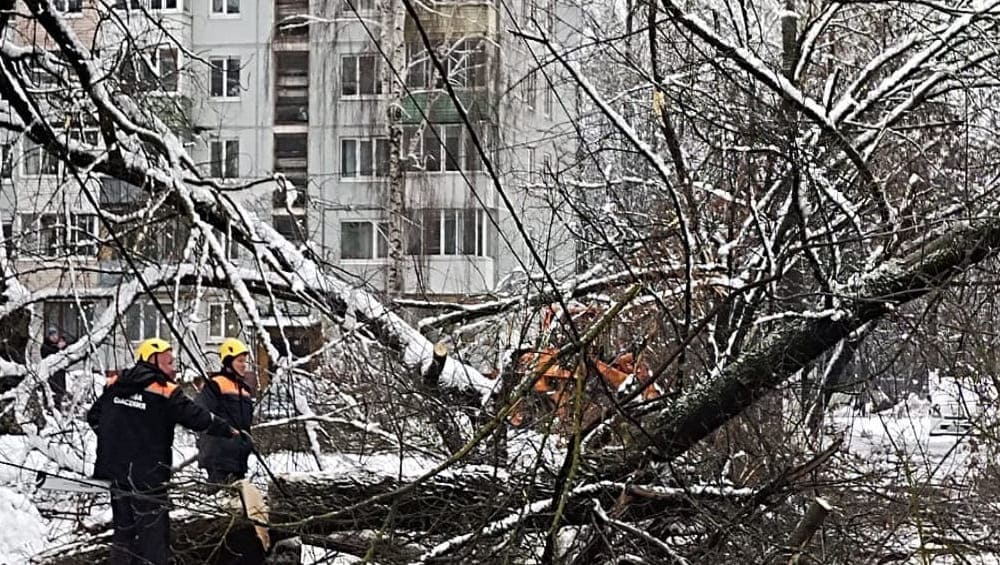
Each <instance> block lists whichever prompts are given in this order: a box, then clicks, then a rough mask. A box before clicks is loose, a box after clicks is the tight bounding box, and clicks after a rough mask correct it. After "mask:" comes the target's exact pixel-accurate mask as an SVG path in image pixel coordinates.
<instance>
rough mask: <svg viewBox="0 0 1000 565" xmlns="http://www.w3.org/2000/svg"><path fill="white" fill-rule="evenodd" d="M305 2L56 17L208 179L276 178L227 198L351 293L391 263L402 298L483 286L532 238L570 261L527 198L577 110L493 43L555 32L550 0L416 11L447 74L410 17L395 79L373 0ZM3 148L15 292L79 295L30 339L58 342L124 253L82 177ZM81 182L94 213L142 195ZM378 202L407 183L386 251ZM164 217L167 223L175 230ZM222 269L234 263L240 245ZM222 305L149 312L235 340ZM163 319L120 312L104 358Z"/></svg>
mask: <svg viewBox="0 0 1000 565" xmlns="http://www.w3.org/2000/svg"><path fill="white" fill-rule="evenodd" d="M112 4H113V5H114V6H113V8H109V6H110V5H112ZM311 4H312V5H310V3H309V2H308V1H307V0H273V1H269V0H259V1H256V2H251V1H249V0H118V1H117V2H112V3H106V2H93V3H92V2H91V0H65V1H64V2H62V3H59V4H58V5H59V7H60V8H62V9H63V10H64V11H65V15H66V18H67V20H68V21H69V22H70V25H71V26H72V27H73V28H74V29H75V30H76V31H77V33H78V34H80V35H81V37H83V38H84V39H85V42H87V43H88V44H90V45H93V46H94V49H95V50H100V53H101V56H102V58H103V59H104V60H105V64H106V65H107V66H109V68H111V66H118V67H119V68H118V70H117V75H118V76H119V77H121V80H120V81H119V83H118V84H119V85H120V88H121V89H122V90H127V91H130V92H134V93H142V100H143V101H144V103H147V104H153V105H156V107H157V108H158V113H159V115H161V116H163V118H164V120H165V121H167V122H168V123H170V124H171V125H172V126H173V127H174V128H176V129H177V131H179V132H181V133H182V137H183V138H184V139H185V140H186V141H187V146H188V150H189V153H190V154H191V155H192V156H193V157H194V159H195V160H196V161H197V162H198V163H201V164H202V166H203V173H204V175H205V176H207V177H211V178H216V179H223V180H225V181H227V182H232V183H233V186H234V187H236V186H240V183H241V181H249V180H257V179H266V178H272V177H274V176H275V173H280V177H279V178H278V179H277V180H275V181H272V182H264V183H256V184H255V185H254V187H253V188H248V189H246V190H241V191H235V192H233V193H232V195H233V196H234V197H236V198H240V199H242V200H243V202H244V203H245V204H247V205H248V206H251V207H252V208H254V209H255V210H256V211H257V212H258V213H259V214H260V216H261V217H262V218H269V219H270V221H271V222H273V225H274V227H275V228H276V229H277V230H278V231H279V232H281V233H283V234H285V235H286V236H288V237H289V238H291V239H293V240H295V241H298V242H300V243H301V244H303V245H309V246H312V248H313V249H314V250H315V251H316V252H317V253H318V255H319V256H320V257H321V258H322V259H324V260H326V261H328V262H331V263H333V264H336V265H338V266H339V267H341V268H342V270H343V271H344V272H346V273H348V274H349V275H354V276H356V277H357V281H358V284H366V285H368V286H369V287H370V288H371V289H372V290H374V291H377V292H380V291H383V290H385V288H386V284H387V281H386V273H387V272H388V269H389V267H390V262H392V261H394V260H395V261H397V263H398V264H397V265H395V266H396V267H398V268H399V269H400V272H401V279H402V280H401V284H400V285H399V288H397V289H394V290H395V292H401V293H402V294H403V295H415V296H424V295H434V296H435V297H437V298H442V297H444V298H447V297H457V296H461V295H467V294H470V293H484V292H489V291H491V290H493V289H494V288H495V287H496V285H497V284H498V283H499V282H500V281H501V280H503V279H509V278H511V277H512V276H515V277H516V276H517V273H523V274H527V273H528V272H537V271H538V269H539V266H538V265H537V264H535V262H534V261H533V259H532V258H531V256H530V254H529V253H528V252H527V247H528V246H529V245H531V246H534V247H535V248H536V249H537V250H538V256H540V257H543V258H545V260H546V261H547V265H546V268H548V269H551V270H554V271H557V272H558V271H565V270H568V269H571V268H572V262H573V244H572V242H571V241H568V240H567V239H566V238H565V236H564V235H563V234H562V233H561V232H560V230H559V227H558V226H559V222H558V221H556V220H555V218H554V215H553V214H554V212H553V207H552V203H551V202H549V201H548V199H547V198H546V196H547V191H546V190H535V189H532V188H531V187H532V185H539V184H543V183H541V182H540V181H542V180H543V179H544V178H546V176H547V175H549V174H550V173H552V172H553V171H556V170H557V169H558V167H559V164H560V163H564V162H566V157H567V156H570V157H571V156H572V152H573V150H574V147H573V144H572V143H570V140H572V137H571V136H567V135H564V134H565V129H567V125H566V113H565V112H564V111H563V109H562V108H563V107H565V106H569V107H572V106H571V101H570V98H569V97H568V96H567V91H565V90H562V89H558V88H554V87H555V86H557V84H556V79H555V78H554V77H555V76H556V74H557V73H555V72H554V70H553V69H552V68H549V67H540V63H541V62H543V61H545V56H544V53H543V51H542V50H540V49H538V50H536V51H537V55H536V54H534V53H532V52H531V50H530V49H529V48H528V47H527V45H528V44H527V43H525V42H523V41H522V40H521V39H519V38H517V37H515V36H514V35H512V34H510V33H508V32H507V31H506V30H509V29H525V30H529V31H531V30H533V31H535V32H537V33H542V34H544V33H555V31H556V28H557V27H558V26H559V23H558V22H559V21H560V20H561V19H563V18H564V17H565V14H567V13H568V12H564V11H562V9H559V10H557V8H556V4H555V0H523V1H519V2H516V3H506V2H498V3H494V2H491V1H483V2H479V1H476V2H472V1H470V2H465V1H451V2H438V3H436V4H435V6H434V7H433V9H428V8H427V5H426V4H420V6H422V7H421V8H420V10H421V13H420V16H419V22H420V25H421V26H422V28H423V31H424V32H425V33H426V34H427V36H428V37H429V38H430V41H431V43H432V45H433V47H434V49H435V52H436V54H437V56H438V57H440V59H441V61H442V63H443V65H444V67H445V69H446V78H442V75H441V73H440V72H438V69H437V68H436V67H435V66H434V65H433V64H432V61H431V59H430V57H429V56H428V51H427V49H425V45H424V42H423V40H422V37H421V34H420V33H419V31H420V29H419V28H418V26H417V25H416V20H414V19H413V18H409V17H407V18H406V25H405V27H404V30H403V37H401V38H393V40H394V41H402V42H403V44H404V49H405V64H404V65H403V68H398V69H393V68H392V67H391V66H390V65H388V64H387V60H391V58H389V56H390V54H389V53H387V49H385V47H386V46H385V45H383V43H384V41H383V40H384V37H383V34H382V27H383V22H382V20H383V19H385V18H386V13H385V12H383V11H382V10H381V9H380V6H379V5H378V2H376V0H336V1H330V2H320V1H318V0H314V1H313V2H312V3H311ZM514 4H516V6H515V5H514ZM19 30H20V31H21V34H22V37H23V38H30V37H32V34H37V36H38V37H41V36H42V32H40V31H38V30H37V29H35V28H34V27H33V24H32V23H31V22H22V24H21V25H20V27H19ZM47 47H49V48H51V46H47ZM387 58H388V59H387ZM393 75H398V76H399V77H400V78H402V80H403V81H404V84H405V87H404V88H403V89H402V91H401V92H398V89H397V92H396V93H395V94H390V93H389V92H387V88H386V84H387V81H386V79H387V78H390V77H392V76H393ZM33 76H34V77H35V81H36V82H37V83H38V84H37V85H36V86H38V87H39V88H42V89H44V88H45V87H52V88H58V85H57V84H56V83H55V82H54V80H53V77H51V76H47V73H46V72H45V71H44V70H38V71H37V72H35V73H33ZM444 80H448V81H449V82H450V84H451V85H452V88H453V90H454V92H455V93H456V94H457V96H458V98H459V100H460V101H461V105H462V107H463V108H464V109H465V111H466V115H467V117H468V119H469V122H470V123H471V125H472V128H471V129H470V128H469V127H468V126H467V124H466V122H465V120H463V119H462V116H461V113H460V112H459V111H458V109H457V107H456V104H455V103H454V102H453V101H452V99H451V98H450V96H449V94H448V92H447V89H446V88H444V86H445V84H444V82H443V81H444ZM569 93H570V94H571V93H572V92H571V91H570V92H569ZM390 108H392V109H394V111H395V112H396V113H395V114H391V113H390ZM161 109H162V110H161ZM51 110H52V113H53V123H57V124H60V125H63V126H64V127H67V128H70V129H72V130H73V131H74V132H78V133H77V135H79V136H81V137H82V138H83V139H85V140H89V141H92V142H93V144H94V145H95V146H96V145H99V144H100V143H101V140H100V139H98V136H97V130H96V129H92V128H90V127H89V125H88V124H86V123H85V122H86V119H85V118H84V119H82V120H78V119H77V118H78V117H79V116H77V115H75V114H73V112H70V111H67V109H66V108H65V107H58V106H57V105H53V108H52V109H51ZM390 115H394V116H395V118H394V119H396V120H398V122H399V123H400V125H401V127H402V129H403V139H402V146H401V150H402V151H401V152H402V161H401V166H402V167H403V168H404V170H405V173H404V175H403V183H402V185H399V184H394V183H390V182H389V181H388V172H389V154H390V141H389V137H388V132H389V122H388V120H389V118H388V116H390ZM77 122H80V123H77ZM471 131H474V132H475V134H476V135H475V138H478V140H479V146H480V147H481V148H482V150H483V152H482V153H481V152H480V149H479V148H477V144H476V142H475V139H474V136H473V135H472V134H471V133H470V132H471ZM91 138H92V139H91ZM0 141H2V147H3V151H4V153H3V163H4V167H3V175H2V176H3V179H2V184H3V192H2V195H3V197H2V199H0V213H2V219H3V223H4V228H5V235H6V236H7V241H8V243H9V244H10V245H11V247H13V248H16V249H18V250H19V254H18V258H19V259H18V260H19V264H20V265H21V271H22V272H25V273H28V272H32V273H33V274H31V275H29V276H26V277H25V280H27V281H28V282H29V284H30V285H31V286H33V287H36V288H41V287H63V288H66V289H70V288H73V289H84V290H83V291H82V294H80V293H77V298H76V299H74V300H65V299H61V300H54V301H52V302H50V303H46V304H45V305H44V306H43V308H41V309H40V310H41V312H40V316H37V317H36V318H37V319H35V320H34V323H33V324H32V329H31V334H32V335H33V336H40V335H41V333H42V328H43V327H47V326H49V325H55V326H57V327H60V328H61V329H62V330H63V331H64V332H65V333H66V334H68V336H69V337H70V338H72V337H74V336H75V335H79V334H80V333H81V332H83V331H86V329H85V328H86V325H87V320H88V319H89V318H90V316H91V312H92V311H93V310H94V309H99V308H101V304H102V300H106V298H102V297H101V293H100V291H99V289H100V288H101V287H102V286H107V285H108V284H109V283H113V282H115V281H116V280H117V279H116V278H115V277H108V276H103V275H102V274H101V272H102V269H101V268H100V265H101V264H108V262H112V263H113V262H116V261H120V260H121V258H120V257H118V256H117V255H118V254H116V253H115V252H113V250H112V249H110V248H109V247H108V246H106V245H102V244H100V243H99V241H100V240H101V239H102V235H101V234H102V229H103V228H102V227H101V224H100V222H98V220H97V217H96V215H95V210H94V206H93V203H92V202H89V201H88V200H87V199H86V198H84V196H85V195H83V194H82V191H81V190H80V179H78V178H73V176H72V175H69V174H67V173H68V171H64V170H63V167H62V165H61V164H60V163H59V162H58V161H57V160H56V159H54V158H52V157H51V156H50V155H47V154H46V153H45V152H44V151H42V150H40V149H39V148H37V147H34V146H33V145H32V144H31V142H30V141H29V140H27V139H17V138H14V137H10V136H8V137H7V138H4V139H2V140H0ZM483 155H485V156H486V159H487V160H488V162H489V163H490V166H489V167H487V166H486V164H485V163H484V159H483V158H482V156H483ZM488 168H491V169H492V170H493V171H494V172H495V173H496V178H495V179H494V177H493V176H491V175H490V174H489V172H488V171H487V169H488ZM283 181H287V182H283ZM87 182H90V183H92V184H95V183H96V185H97V186H95V187H94V191H95V192H96V193H99V194H100V201H99V203H98V205H99V206H100V207H102V208H106V209H110V210H122V211H125V210H128V209H129V206H130V204H131V203H134V202H135V201H136V199H142V198H148V196H146V195H144V194H143V193H142V192H141V191H140V190H138V189H137V188H135V187H131V186H127V185H123V184H122V183H121V182H119V181H117V180H114V179H107V178H100V179H96V180H91V181H87ZM392 191H402V201H403V206H402V209H401V210H396V211H395V212H396V213H401V215H402V216H403V217H402V218H401V219H400V221H401V223H402V225H403V227H404V232H405V235H406V237H405V243H404V247H405V248H404V249H402V254H401V256H400V255H399V254H396V258H395V259H393V255H394V254H393V253H391V249H390V245H389V241H388V237H387V230H388V228H387V226H388V224H389V222H390V219H391V214H393V213H394V211H393V210H392V209H391V207H390V204H389V203H390V198H391V194H390V193H391V192H392ZM515 220H516V222H515ZM163 221H164V222H166V223H164V224H162V226H161V227H163V226H166V225H168V224H169V221H167V220H163ZM523 234H527V235H528V236H529V238H530V240H529V241H525V239H524V238H523V237H522V235H523ZM131 237H132V239H130V240H129V243H130V244H131V245H134V247H135V249H137V250H140V252H141V253H144V254H147V255H148V256H149V258H150V259H151V260H172V261H176V260H181V259H183V256H182V252H183V249H180V248H179V245H178V244H177V243H176V241H175V240H178V239H180V238H179V232H178V229H177V227H176V226H173V227H172V228H171V229H165V228H164V229H152V230H150V229H146V228H143V229H138V230H137V231H136V233H134V234H131ZM244 253H245V252H244ZM70 257H72V258H73V261H72V264H74V265H90V266H92V267H93V268H80V269H75V270H74V269H70V270H67V269H66V268H65V265H66V264H67V263H66V260H67V258H70ZM231 257H232V259H233V260H234V261H240V260H243V259H246V258H245V257H243V258H241V256H240V250H238V249H236V248H235V247H234V248H232V251H231ZM46 266H48V268H46ZM95 289H96V290H95ZM168 294H169V293H168ZM224 294H225V293H220V292H218V291H208V292H206V293H204V294H203V295H197V296H196V295H191V296H188V295H187V294H184V293H181V294H178V295H177V296H181V297H182V300H181V301H180V302H178V301H177V300H176V296H173V295H170V296H168V295H167V294H165V295H164V299H165V300H164V301H163V302H165V303H170V304H173V305H174V306H175V307H176V308H178V309H180V310H183V313H181V312H178V313H177V314H176V316H177V317H178V319H180V320H181V321H182V323H181V324H178V325H179V326H181V327H183V328H184V331H185V332H186V333H187V334H188V335H189V337H190V338H191V340H192V342H195V343H199V344H208V345H209V346H211V345H212V344H213V343H214V342H216V341H220V340H221V339H222V338H223V337H224V336H225V335H228V334H231V333H234V332H238V331H239V326H240V319H241V318H242V315H241V313H240V308H239V307H235V308H234V307H233V306H232V302H233V301H232V300H231V299H229V298H228V297H226V296H224ZM264 307H265V308H264V309H265V310H267V309H268V308H269V307H268V306H267V305H266V304H264ZM268 313H269V315H270V316H271V321H272V322H274V323H276V324H277V323H278V322H290V321H295V322H298V323H297V324H291V325H293V326H294V325H298V326H306V327H309V326H310V325H313V324H314V323H315V320H313V319H312V318H310V317H309V313H308V311H302V310H296V309H294V308H290V307H289V308H285V307H279V308H278V309H277V311H274V309H271V311H270V312H268ZM161 318H162V316H161V315H160V312H159V311H158V309H156V308H154V307H153V305H152V304H151V303H142V304H138V305H136V306H135V307H133V308H132V309H131V310H130V311H129V312H128V313H127V315H126V316H125V319H124V320H123V321H122V332H121V334H122V335H121V336H120V337H119V338H117V341H116V343H115V345H114V346H113V347H112V348H110V349H109V352H108V353H107V354H106V356H105V359H104V361H103V362H102V364H104V365H106V366H107V367H106V368H113V367H115V366H120V365H122V364H123V363H124V359H126V358H127V353H126V352H127V351H128V350H129V349H130V348H131V344H132V343H133V342H135V341H137V340H140V339H142V338H145V337H149V336H151V335H155V334H163V333H165V331H166V330H167V329H168V328H166V327H164V326H165V323H164V320H162V319H161ZM34 343H37V340H36V341H35V342H34Z"/></svg>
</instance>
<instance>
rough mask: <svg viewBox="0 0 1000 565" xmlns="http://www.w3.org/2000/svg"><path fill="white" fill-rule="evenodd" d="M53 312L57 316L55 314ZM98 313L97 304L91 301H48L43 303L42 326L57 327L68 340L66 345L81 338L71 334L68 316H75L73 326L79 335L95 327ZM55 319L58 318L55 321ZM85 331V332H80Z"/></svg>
mask: <svg viewBox="0 0 1000 565" xmlns="http://www.w3.org/2000/svg"><path fill="white" fill-rule="evenodd" d="M53 310H57V312H54V313H55V314H56V315H55V316H51V315H50V314H53V312H52V311H53ZM96 313H97V303H96V302H94V301H91V300H79V301H78V300H46V301H44V302H43V303H42V325H43V327H46V328H48V327H51V326H55V327H56V329H58V330H59V333H60V334H61V335H62V336H63V338H64V339H66V343H73V342H75V341H76V340H77V339H79V338H80V336H79V335H72V334H69V332H68V330H69V329H70V328H69V324H68V323H67V321H68V320H67V318H68V316H67V315H68V314H75V317H74V319H73V325H75V326H76V328H74V329H76V330H77V331H78V332H79V333H81V334H82V333H83V331H86V329H87V328H88V327H90V326H91V325H93V323H94V318H95V315H96ZM53 318H58V320H55V319H53ZM80 330H83V331H80Z"/></svg>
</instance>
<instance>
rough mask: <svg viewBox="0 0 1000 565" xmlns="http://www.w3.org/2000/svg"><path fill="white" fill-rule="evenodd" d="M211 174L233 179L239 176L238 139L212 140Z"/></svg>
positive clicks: (215, 176) (216, 176)
mask: <svg viewBox="0 0 1000 565" xmlns="http://www.w3.org/2000/svg"><path fill="white" fill-rule="evenodd" d="M210 151H211V157H210V159H211V176H212V177H214V178H219V179H234V178H238V177H239V176H240V141H239V140H238V139H226V140H218V141H212V142H211V144H210Z"/></svg>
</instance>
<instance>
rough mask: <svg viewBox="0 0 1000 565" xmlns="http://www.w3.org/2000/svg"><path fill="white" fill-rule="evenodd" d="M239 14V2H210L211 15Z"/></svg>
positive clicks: (236, 0) (234, 0) (228, 0)
mask: <svg viewBox="0 0 1000 565" xmlns="http://www.w3.org/2000/svg"><path fill="white" fill-rule="evenodd" d="M239 13H240V0H212V14H214V15H236V14H239Z"/></svg>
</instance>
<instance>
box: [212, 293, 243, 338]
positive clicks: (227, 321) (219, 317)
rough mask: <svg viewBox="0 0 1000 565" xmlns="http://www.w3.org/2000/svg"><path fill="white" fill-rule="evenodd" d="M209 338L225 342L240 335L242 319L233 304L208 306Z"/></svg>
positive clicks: (219, 303) (218, 303)
mask: <svg viewBox="0 0 1000 565" xmlns="http://www.w3.org/2000/svg"><path fill="white" fill-rule="evenodd" d="M208 319H209V324H208V337H209V339H213V340H219V341H221V340H223V339H226V338H227V337H236V336H238V335H240V327H241V324H240V319H239V317H237V315H236V310H235V309H233V306H232V304H229V303H221V302H217V303H215V304H209V305H208Z"/></svg>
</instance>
